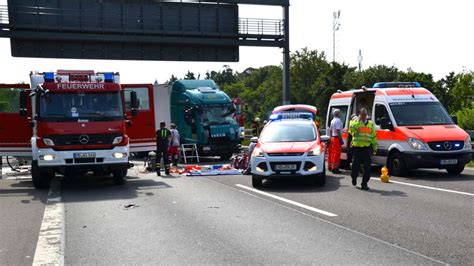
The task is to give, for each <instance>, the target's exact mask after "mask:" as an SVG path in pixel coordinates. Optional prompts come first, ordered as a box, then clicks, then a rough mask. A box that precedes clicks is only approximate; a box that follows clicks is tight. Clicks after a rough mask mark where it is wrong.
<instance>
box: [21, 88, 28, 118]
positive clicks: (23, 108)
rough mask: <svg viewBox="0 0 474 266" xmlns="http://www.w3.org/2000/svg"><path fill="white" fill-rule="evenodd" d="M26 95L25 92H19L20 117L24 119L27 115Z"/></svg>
mask: <svg viewBox="0 0 474 266" xmlns="http://www.w3.org/2000/svg"><path fill="white" fill-rule="evenodd" d="M27 99H28V97H27V95H26V91H21V92H20V116H21V117H25V116H27V115H28V112H27V109H26V104H27Z"/></svg>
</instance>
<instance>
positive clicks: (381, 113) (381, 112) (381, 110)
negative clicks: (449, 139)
mask: <svg viewBox="0 0 474 266" xmlns="http://www.w3.org/2000/svg"><path fill="white" fill-rule="evenodd" d="M374 117H375V119H374V121H375V124H376V125H377V126H381V121H382V119H383V118H385V119H386V121H387V122H390V121H391V120H390V115H389V114H388V111H387V107H385V105H383V104H375V114H374Z"/></svg>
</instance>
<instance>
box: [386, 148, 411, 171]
mask: <svg viewBox="0 0 474 266" xmlns="http://www.w3.org/2000/svg"><path fill="white" fill-rule="evenodd" d="M387 166H388V171H389V173H392V175H394V176H404V175H406V174H407V172H408V169H407V168H406V166H405V161H404V160H403V158H402V155H401V154H400V153H399V152H396V153H392V154H391V155H390V156H389V157H388V162H387Z"/></svg>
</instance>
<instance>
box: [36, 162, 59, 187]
mask: <svg viewBox="0 0 474 266" xmlns="http://www.w3.org/2000/svg"><path fill="white" fill-rule="evenodd" d="M53 176H54V172H48V171H44V170H43V171H42V170H41V169H40V167H38V161H33V162H32V163H31V178H32V179H33V185H34V186H35V188H37V189H46V188H49V185H50V183H51V179H52V177H53Z"/></svg>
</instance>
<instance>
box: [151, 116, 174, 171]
mask: <svg viewBox="0 0 474 266" xmlns="http://www.w3.org/2000/svg"><path fill="white" fill-rule="evenodd" d="M170 140H171V132H170V131H169V129H167V128H166V123H165V122H164V121H162V122H160V129H158V130H157V131H156V164H155V166H156V167H155V168H156V174H157V175H158V176H161V158H163V163H164V165H165V173H166V175H169V174H170V161H169V158H168V148H169V144H170Z"/></svg>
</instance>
